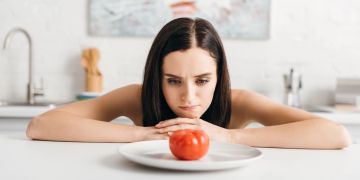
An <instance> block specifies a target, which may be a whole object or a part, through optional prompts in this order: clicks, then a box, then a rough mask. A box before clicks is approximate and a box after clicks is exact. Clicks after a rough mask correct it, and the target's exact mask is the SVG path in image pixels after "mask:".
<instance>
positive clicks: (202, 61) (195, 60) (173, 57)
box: [163, 48, 216, 76]
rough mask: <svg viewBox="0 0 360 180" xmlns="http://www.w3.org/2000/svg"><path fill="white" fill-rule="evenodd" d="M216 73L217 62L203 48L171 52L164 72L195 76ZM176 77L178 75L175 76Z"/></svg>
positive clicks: (167, 57)
mask: <svg viewBox="0 0 360 180" xmlns="http://www.w3.org/2000/svg"><path fill="white" fill-rule="evenodd" d="M215 71H216V61H215V59H214V58H213V57H211V56H210V54H209V52H208V51H206V50H203V49H201V48H190V49H188V50H186V51H175V52H171V53H169V54H168V55H166V56H165V58H164V63H163V72H164V74H166V73H170V74H173V73H177V75H180V74H181V73H185V72H186V73H187V74H188V73H191V74H193V75H194V76H195V75H200V74H203V73H209V72H210V73H211V72H215ZM175 75H176V74H175Z"/></svg>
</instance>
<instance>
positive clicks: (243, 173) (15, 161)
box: [0, 132, 360, 180]
mask: <svg viewBox="0 0 360 180" xmlns="http://www.w3.org/2000/svg"><path fill="white" fill-rule="evenodd" d="M122 145H123V144H121V143H75V142H50V141H32V140H28V139H27V138H26V137H25V134H24V133H23V132H16V133H14V132H9V133H5V132H2V133H1V134H0V179H4V180H5V179H36V180H42V179H61V180H64V179H87V180H89V179H96V180H99V179H106V180H111V179H116V180H121V179H130V178H131V179H132V180H134V179H156V180H158V179H166V180H169V179H171V180H173V179H182V180H183V179H184V178H191V179H195V178H196V180H199V179H206V180H208V179H217V180H220V179H222V180H230V179H243V180H244V179H261V180H264V179H276V180H279V179H299V180H300V179H301V180H304V179H324V180H331V179H347V180H349V179H354V180H355V179H356V180H358V179H360V172H359V167H360V144H354V145H352V146H351V147H350V148H348V149H345V150H299V149H276V148H259V149H260V150H261V151H262V152H263V157H262V158H261V159H259V160H257V161H255V162H253V163H252V164H250V165H249V166H247V167H245V168H238V169H231V170H225V171H211V172H184V171H171V170H163V169H156V168H150V167H145V166H142V165H138V164H135V163H132V162H130V161H128V160H126V159H124V158H123V157H122V156H121V155H120V154H119V153H118V152H117V148H118V147H119V146H122Z"/></svg>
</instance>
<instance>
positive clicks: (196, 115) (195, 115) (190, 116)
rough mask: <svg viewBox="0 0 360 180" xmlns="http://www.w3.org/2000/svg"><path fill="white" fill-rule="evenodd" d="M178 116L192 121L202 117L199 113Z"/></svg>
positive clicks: (179, 114)
mask: <svg viewBox="0 0 360 180" xmlns="http://www.w3.org/2000/svg"><path fill="white" fill-rule="evenodd" d="M178 116H179V117H182V118H190V119H193V118H200V117H201V115H199V114H197V113H178Z"/></svg>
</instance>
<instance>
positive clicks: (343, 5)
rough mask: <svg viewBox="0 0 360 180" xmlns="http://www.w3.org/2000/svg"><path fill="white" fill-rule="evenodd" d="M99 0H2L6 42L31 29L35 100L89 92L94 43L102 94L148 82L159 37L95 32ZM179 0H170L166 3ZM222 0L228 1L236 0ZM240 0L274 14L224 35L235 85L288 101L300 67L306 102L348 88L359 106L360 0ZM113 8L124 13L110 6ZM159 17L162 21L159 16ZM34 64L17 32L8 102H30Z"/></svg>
mask: <svg viewBox="0 0 360 180" xmlns="http://www.w3.org/2000/svg"><path fill="white" fill-rule="evenodd" d="M135 1H136V0H135ZM99 2H100V0H99V1H96V0H93V1H88V0H76V1H73V0H61V1H54V0H32V1H28V0H0V42H1V43H3V42H4V40H5V36H6V35H7V33H8V32H9V31H10V30H12V29H13V28H15V27H22V28H24V29H26V31H27V32H28V33H29V34H30V35H31V38H32V43H33V46H32V48H33V66H34V69H33V82H34V84H35V86H36V87H43V93H44V95H43V96H39V97H36V101H38V102H42V101H44V102H47V101H49V102H70V101H74V100H75V98H76V96H77V95H79V93H81V92H83V91H85V89H84V87H85V80H84V76H85V73H84V69H83V67H82V65H81V56H82V52H83V50H84V49H86V48H91V47H92V48H97V49H98V50H99V53H100V59H99V69H100V71H101V73H102V77H103V93H106V92H109V91H111V90H113V89H116V88H118V87H121V86H124V85H127V84H132V83H141V81H142V74H143V68H144V64H145V60H146V57H147V53H148V51H149V48H150V46H151V43H152V41H153V38H154V36H146V35H140V36H130V35H129V36H126V35H125V36H116V35H115V36H114V35H108V36H107V35H104V34H101V32H94V31H93V30H94V29H92V28H94V27H91V16H92V15H94V14H92V13H91V9H93V8H94V7H92V6H91V3H99ZM108 2H109V1H108ZM114 2H118V3H119V2H121V0H119V1H113V3H114ZM123 2H124V3H128V4H125V5H126V6H124V4H122V8H124V7H127V8H124V9H131V8H132V4H131V3H130V2H131V1H123ZM174 2H176V1H164V3H167V4H169V3H170V4H171V3H174ZM187 2H195V1H187ZM209 2H212V1H209ZM219 2H220V3H219V4H226V2H229V1H219ZM239 2H240V3H249V2H250V3H251V2H255V3H258V5H259V7H262V8H264V7H265V11H262V12H260V15H261V13H264V12H265V13H266V14H262V15H263V16H262V17H263V18H268V19H265V20H267V21H266V22H265V23H267V24H265V25H266V26H267V27H268V29H266V31H265V33H263V34H260V35H257V36H256V37H255V38H254V37H251V38H246V37H245V38H244V37H225V36H224V37H223V43H224V46H225V51H226V53H227V58H228V65H229V70H230V77H231V85H232V88H246V89H251V90H254V91H257V92H259V93H261V94H263V95H265V96H268V97H270V98H272V99H274V100H276V101H278V102H285V99H284V98H285V97H286V93H287V85H286V82H285V75H287V77H289V76H290V69H291V68H293V72H296V73H297V76H296V77H298V76H299V77H300V78H301V79H299V80H298V81H301V82H300V83H301V87H298V85H299V84H298V83H299V82H298V81H297V82H296V83H297V84H296V85H295V86H296V87H295V88H299V92H298V93H299V94H300V95H299V101H300V102H301V105H302V106H321V107H329V108H331V107H334V106H335V105H336V104H338V103H339V102H341V101H342V100H343V99H341V98H342V97H338V99H339V98H340V100H339V102H338V101H337V99H336V96H337V95H339V94H341V93H343V94H344V93H345V96H346V97H345V99H346V98H348V99H349V97H350V100H349V103H348V104H350V105H351V106H353V107H355V110H354V108H352V109H351V112H352V113H354V111H357V110H356V99H357V98H356V97H357V94H359V95H360V92H359V91H353V90H354V89H355V90H356V88H352V86H351V85H354V87H359V81H358V79H357V78H360V1H358V0H347V1H343V0H290V1H289V0H272V1H271V0H253V1H251V0H243V1H241V0H240V1H239ZM114 4H116V3H114ZM100 6H101V4H100ZM113 8H114V7H113ZM204 8H206V6H204ZM209 8H210V6H209ZM229 8H230V7H229ZM266 8H268V9H266ZM114 9H115V10H116V8H114ZM95 10H96V9H95ZM263 10H264V9H263ZM98 13H99V12H98ZM109 13H115V14H116V13H119V12H111V11H110V10H109ZM95 15H96V14H95ZM157 16H159V14H157ZM160 16H161V14H160ZM150 19H151V18H150ZM153 19H155V20H157V19H156V18H153ZM157 23H159V24H160V25H161V26H162V25H163V24H161V22H160V21H159V22H157ZM159 24H157V25H159ZM263 25H264V24H263ZM161 26H158V27H159V28H160V27H161ZM156 27H157V26H155V28H156ZM120 28H121V27H120ZM238 28H241V27H238ZM95 29H96V27H95ZM158 30H159V29H158ZM134 31H135V30H134ZM96 33H98V34H96ZM1 46H2V44H1ZM28 63H29V62H28V43H27V40H26V38H25V36H23V35H20V34H17V35H15V36H14V37H13V39H12V42H11V45H10V47H8V48H6V49H5V50H3V49H1V50H0V100H1V101H14V102H21V101H26V94H27V87H26V86H27V83H28ZM292 75H294V74H293V73H292ZM341 79H344V80H341ZM293 80H294V78H293ZM349 81H351V82H350V83H347V82H349ZM42 82H43V83H42ZM344 82H345V84H346V85H345V86H346V87H340V88H339V86H340V85H339V84H344ZM349 84H350V86H347V85H349ZM292 88H294V87H292ZM344 89H345V90H344ZM358 90H360V89H358ZM347 92H348V93H349V94H350V95H349V96H347V94H346V93H347ZM337 93H338V94H337ZM348 99H346V100H348ZM346 100H345V101H346ZM358 100H359V102H360V99H359V98H358ZM346 103H347V102H346ZM0 116H1V111H0ZM359 117H360V116H359ZM355 119H357V120H359V122H360V119H358V117H357V116H356V117H354V118H353V116H352V120H354V121H355ZM351 122H352V124H356V123H354V122H353V121H351Z"/></svg>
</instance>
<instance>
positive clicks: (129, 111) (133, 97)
mask: <svg viewBox="0 0 360 180" xmlns="http://www.w3.org/2000/svg"><path fill="white" fill-rule="evenodd" d="M55 110H58V111H67V112H70V113H72V114H75V115H78V116H81V117H85V118H90V119H96V120H100V121H111V120H113V119H115V118H117V117H119V116H126V117H128V118H130V119H132V120H133V122H134V123H135V124H136V125H138V124H139V122H138V121H139V116H140V117H141V113H142V110H141V85H140V84H131V85H127V86H124V87H121V88H117V89H115V90H113V91H111V92H109V93H107V94H105V95H102V96H100V97H98V98H95V99H91V100H85V101H79V102H76V103H72V104H68V105H65V106H63V107H59V108H57V109H55Z"/></svg>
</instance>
